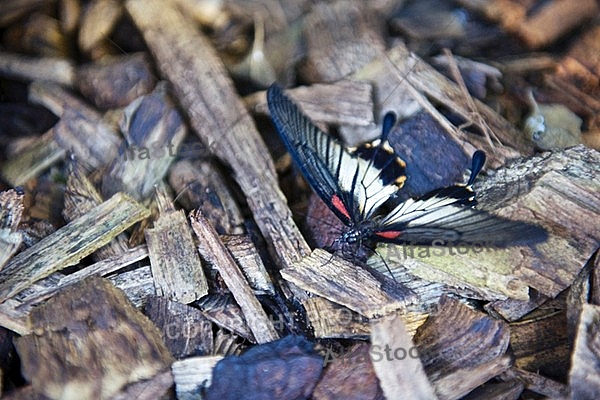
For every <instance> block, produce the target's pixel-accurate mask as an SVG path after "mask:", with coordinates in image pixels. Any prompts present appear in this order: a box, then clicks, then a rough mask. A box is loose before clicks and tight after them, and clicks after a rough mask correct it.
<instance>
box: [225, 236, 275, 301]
mask: <svg viewBox="0 0 600 400" xmlns="http://www.w3.org/2000/svg"><path fill="white" fill-rule="evenodd" d="M221 240H222V241H223V244H224V245H225V247H227V250H229V252H230V253H231V255H232V256H233V258H234V260H235V261H236V262H237V263H238V265H239V266H240V268H241V269H242V272H243V273H244V276H245V277H246V280H247V281H248V284H249V285H250V287H251V288H252V289H253V290H255V291H257V292H262V293H264V294H270V295H275V286H274V285H273V281H272V280H271V277H270V276H269V273H268V272H267V269H266V268H265V265H264V264H263V262H262V260H261V258H260V256H259V255H258V249H257V248H256V246H255V245H254V243H253V242H252V240H251V238H250V236H248V235H222V236H221Z"/></svg>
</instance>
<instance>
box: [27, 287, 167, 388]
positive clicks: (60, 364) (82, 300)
mask: <svg viewBox="0 0 600 400" xmlns="http://www.w3.org/2000/svg"><path fill="white" fill-rule="evenodd" d="M30 322H31V325H32V328H33V331H34V332H35V334H31V335H27V336H23V337H21V338H19V339H18V340H17V342H16V347H17V351H18V353H19V356H20V358H21V363H22V364H21V365H22V371H23V374H24V375H25V377H26V379H27V380H28V381H29V382H30V383H31V385H32V386H33V388H34V390H35V392H37V393H38V394H44V395H45V396H48V397H50V398H52V399H58V398H97V399H107V398H110V396H111V395H112V394H115V393H116V392H118V391H119V390H120V389H121V388H122V387H123V386H124V385H126V384H128V383H132V382H137V381H138V380H140V379H148V378H151V377H153V376H154V375H155V374H156V373H158V372H160V371H161V370H164V369H165V368H168V366H169V365H170V364H171V363H172V361H173V358H172V356H171V355H170V354H169V352H168V350H167V348H166V347H165V346H164V344H163V343H162V339H161V335H160V331H159V330H158V329H157V328H156V327H155V326H154V325H153V324H152V323H151V322H150V321H149V320H148V319H147V318H146V317H145V316H144V315H142V314H141V313H140V312H139V311H137V310H136V309H135V307H134V306H133V305H132V304H131V303H130V302H129V301H128V300H127V298H126V297H125V295H124V294H123V292H121V291H120V290H118V289H116V288H115V287H114V286H113V285H112V284H110V283H109V282H108V281H107V280H105V279H102V278H97V277H93V278H89V279H87V280H85V281H83V282H81V283H79V284H76V285H75V286H73V287H70V288H69V289H66V290H64V291H62V292H61V293H59V294H57V295H56V296H55V297H53V298H52V299H51V300H49V301H48V302H47V303H46V304H44V305H43V306H41V307H38V308H36V309H35V310H33V311H32V313H31V315H30Z"/></svg>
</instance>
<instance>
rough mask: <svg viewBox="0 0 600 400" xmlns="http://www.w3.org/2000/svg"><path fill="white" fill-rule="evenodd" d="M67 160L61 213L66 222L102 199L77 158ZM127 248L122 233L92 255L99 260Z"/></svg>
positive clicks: (85, 211)
mask: <svg viewBox="0 0 600 400" xmlns="http://www.w3.org/2000/svg"><path fill="white" fill-rule="evenodd" d="M69 161H70V163H69V165H68V167H67V171H68V174H69V175H68V177H67V185H66V188H65V194H64V208H63V210H62V215H63V217H64V218H65V221H67V222H71V221H73V220H74V219H77V218H79V217H81V216H83V215H85V214H86V213H87V212H88V211H90V210H91V209H92V208H94V207H96V206H97V205H98V204H100V203H102V201H103V198H102V196H101V195H100V193H99V192H98V190H96V187H95V186H94V184H93V183H92V182H91V181H90V180H89V179H88V177H87V176H86V175H85V171H84V169H83V167H82V166H81V164H80V163H79V162H77V160H73V159H71V160H69ZM128 249H129V246H128V245H127V235H126V234H125V233H122V234H120V235H118V236H117V237H115V238H114V239H113V240H111V241H110V243H108V244H107V245H106V246H104V247H102V248H100V249H98V250H97V251H95V252H94V254H93V255H92V257H93V258H94V260H95V261H100V260H102V259H105V258H107V257H112V256H115V255H120V254H122V253H123V252H126V251H127V250H128Z"/></svg>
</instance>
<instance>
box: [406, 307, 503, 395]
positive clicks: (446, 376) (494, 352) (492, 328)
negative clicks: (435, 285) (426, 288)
mask: <svg viewBox="0 0 600 400" xmlns="http://www.w3.org/2000/svg"><path fill="white" fill-rule="evenodd" d="M413 340H414V342H415V344H416V346H417V348H418V350H419V354H420V356H421V360H422V362H423V366H424V368H425V371H426V372H427V375H428V376H429V378H430V379H431V380H432V381H433V382H434V383H435V385H436V392H437V393H438V395H440V397H442V398H448V396H450V397H453V398H456V397H460V396H461V395H465V394H467V393H469V392H470V391H471V390H473V389H475V388H476V387H478V386H479V385H481V384H483V383H484V382H486V381H488V380H489V379H491V378H493V377H494V376H495V375H499V374H500V373H501V372H503V371H504V370H506V369H507V368H508V367H509V366H510V360H508V358H507V359H504V358H503V356H504V353H505V352H506V350H507V348H508V344H509V340H510V336H509V330H508V325H507V324H505V323H503V322H502V321H498V320H494V319H492V318H490V317H489V316H487V315H486V314H484V313H481V312H478V311H475V310H473V309H471V308H469V307H468V306H466V305H464V304H461V303H460V302H458V301H457V300H454V299H451V298H449V297H445V296H444V297H442V299H441V301H440V305H439V310H438V311H437V312H436V313H435V314H433V315H431V316H430V317H429V318H428V319H427V321H426V322H425V324H423V325H422V326H421V327H420V328H419V329H418V330H417V334H416V335H415V337H414V339H413ZM442 394H443V395H442ZM455 396H456V397H455Z"/></svg>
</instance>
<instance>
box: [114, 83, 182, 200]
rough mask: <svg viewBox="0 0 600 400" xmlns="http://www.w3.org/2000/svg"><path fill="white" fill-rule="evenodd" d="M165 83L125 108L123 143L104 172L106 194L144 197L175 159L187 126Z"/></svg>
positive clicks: (121, 125) (139, 198)
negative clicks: (122, 192)
mask: <svg viewBox="0 0 600 400" xmlns="http://www.w3.org/2000/svg"><path fill="white" fill-rule="evenodd" d="M165 84H166V83H165ZM165 84H159V85H157V86H156V89H155V90H154V91H153V92H152V93H151V94H149V95H146V96H142V97H139V98H138V99H136V100H135V101H133V102H132V103H131V104H129V106H127V107H126V108H125V110H124V116H123V119H122V120H121V123H120V128H121V132H123V135H124V136H125V143H126V146H124V147H125V148H124V149H123V152H122V153H121V151H120V152H119V155H118V156H117V157H116V158H114V159H113V160H112V163H111V164H110V166H109V167H108V171H107V172H106V174H105V175H104V176H103V179H102V193H103V194H104V195H105V196H110V195H112V194H114V193H116V192H119V191H124V192H126V193H128V194H130V195H131V196H133V197H134V198H136V199H138V200H145V199H147V198H148V197H150V196H151V195H152V193H153V191H154V186H155V185H156V184H158V183H159V182H161V181H162V179H163V177H164V176H165V175H166V174H167V170H168V169H169V166H170V165H171V164H172V163H173V161H175V155H176V150H177V147H179V145H180V144H181V142H182V141H183V138H184V137H185V134H186V127H185V125H184V122H183V118H182V116H181V114H180V113H179V111H178V110H177V108H176V107H175V104H174V103H173V102H172V100H171V99H170V98H169V96H168V91H167V88H166V87H165Z"/></svg>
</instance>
